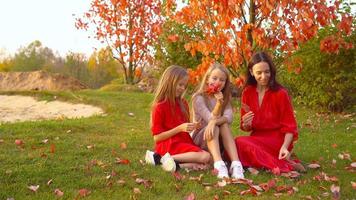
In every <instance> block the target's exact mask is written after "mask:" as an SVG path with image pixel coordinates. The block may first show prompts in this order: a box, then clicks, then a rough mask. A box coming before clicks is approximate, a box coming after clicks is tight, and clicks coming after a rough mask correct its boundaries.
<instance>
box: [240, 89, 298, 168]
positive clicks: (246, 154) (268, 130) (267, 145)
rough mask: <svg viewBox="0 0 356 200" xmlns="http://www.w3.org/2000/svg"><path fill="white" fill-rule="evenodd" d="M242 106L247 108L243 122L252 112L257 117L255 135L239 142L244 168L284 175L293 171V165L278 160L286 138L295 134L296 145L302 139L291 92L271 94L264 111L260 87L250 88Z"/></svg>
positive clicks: (242, 99)
mask: <svg viewBox="0 0 356 200" xmlns="http://www.w3.org/2000/svg"><path fill="white" fill-rule="evenodd" d="M241 103H242V104H243V103H244V104H245V105H247V106H241V118H242V116H243V115H244V114H245V113H246V112H248V110H250V111H252V112H253V113H254V118H253V121H252V132H251V135H250V136H240V137H237V138H235V143H236V147H237V152H238V155H239V158H240V160H241V163H242V165H243V166H245V167H255V168H265V169H270V170H277V171H280V172H288V171H291V170H293V167H292V165H291V164H290V163H289V162H287V161H286V160H279V159H278V154H279V150H280V148H281V146H282V144H283V142H284V136H285V134H286V133H292V134H293V142H295V141H296V140H297V139H298V132H297V123H296V120H295V118H294V113H293V108H292V105H291V102H290V98H289V96H288V93H287V91H286V90H285V89H284V88H280V89H278V90H277V91H272V90H267V91H266V92H265V95H264V97H263V100H262V103H261V107H260V106H259V105H258V93H257V91H256V86H248V87H246V88H245V90H244V91H243V93H242V98H241ZM240 127H242V123H241V124H240ZM293 142H292V143H291V145H290V146H289V148H288V150H289V151H291V150H292V148H293ZM296 162H299V161H297V160H296ZM278 169H279V170H278Z"/></svg>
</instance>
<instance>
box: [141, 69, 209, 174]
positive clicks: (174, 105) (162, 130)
mask: <svg viewBox="0 0 356 200" xmlns="http://www.w3.org/2000/svg"><path fill="white" fill-rule="evenodd" d="M187 84H188V73H187V71H186V70H185V69H184V68H182V67H180V66H175V65H174V66H170V67H168V68H167V69H166V70H165V71H164V72H163V75H162V77H161V79H160V81H159V83H158V86H157V89H156V92H155V97H154V100H153V103H152V113H151V131H152V134H153V139H154V141H155V152H152V151H147V152H146V157H145V160H146V162H147V163H150V164H154V165H157V164H162V167H163V169H164V170H166V171H175V170H176V169H177V167H182V168H201V167H205V166H206V165H207V163H209V161H210V154H209V153H208V152H206V151H204V150H202V149H201V148H199V147H198V146H196V145H195V144H194V143H193V140H192V138H191V137H190V135H189V133H188V132H191V131H193V130H195V129H196V127H197V124H196V123H190V122H189V107H188V104H187V101H186V100H185V99H184V98H183V94H184V92H185V90H186V87H187ZM177 163H180V164H179V165H178V164H177Z"/></svg>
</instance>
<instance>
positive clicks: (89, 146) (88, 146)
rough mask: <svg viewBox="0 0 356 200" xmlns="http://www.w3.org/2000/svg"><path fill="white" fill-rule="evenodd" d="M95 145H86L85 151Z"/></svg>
mask: <svg viewBox="0 0 356 200" xmlns="http://www.w3.org/2000/svg"><path fill="white" fill-rule="evenodd" d="M94 146H95V145H87V149H93V148H94Z"/></svg>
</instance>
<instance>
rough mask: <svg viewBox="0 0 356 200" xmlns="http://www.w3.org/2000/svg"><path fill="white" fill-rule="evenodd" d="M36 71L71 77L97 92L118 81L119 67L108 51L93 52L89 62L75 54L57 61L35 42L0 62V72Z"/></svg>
mask: <svg viewBox="0 0 356 200" xmlns="http://www.w3.org/2000/svg"><path fill="white" fill-rule="evenodd" d="M37 70H43V71H47V72H52V73H60V74H63V75H67V76H71V77H74V78H77V79H78V80H80V81H81V82H82V83H83V84H85V85H87V86H88V87H90V88H100V87H102V86H103V85H105V84H108V83H109V82H110V81H112V80H113V79H116V78H118V77H119V74H120V70H121V67H120V63H118V62H117V61H116V60H115V59H114V58H113V56H112V55H111V51H110V50H108V49H100V50H99V51H95V52H93V53H92V55H90V56H89V58H87V57H86V55H84V54H82V53H75V52H70V53H68V54H67V55H65V57H61V56H60V55H57V54H56V53H54V52H53V50H52V49H50V48H48V47H45V46H43V45H42V43H41V42H40V41H38V40H36V41H33V42H32V43H30V44H29V45H28V46H26V47H22V48H20V49H19V50H18V51H17V52H16V53H15V54H14V55H8V56H5V57H3V58H1V60H0V71H1V72H28V71H37Z"/></svg>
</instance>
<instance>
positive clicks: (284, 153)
mask: <svg viewBox="0 0 356 200" xmlns="http://www.w3.org/2000/svg"><path fill="white" fill-rule="evenodd" d="M289 154H290V153H289V151H288V149H287V148H286V147H285V146H284V145H282V147H281V149H280V150H279V155H278V159H280V160H282V159H286V158H288V157H289Z"/></svg>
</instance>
